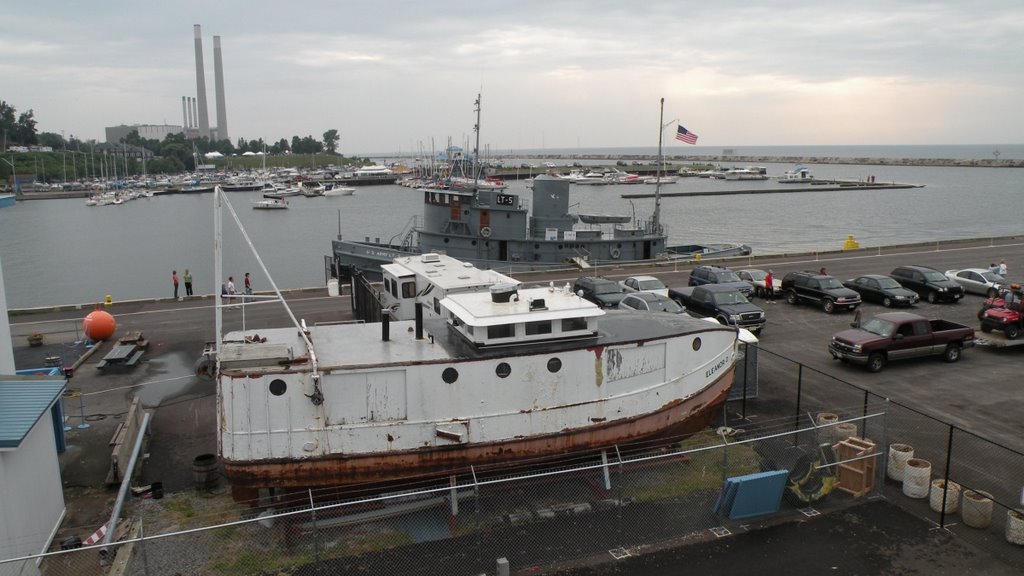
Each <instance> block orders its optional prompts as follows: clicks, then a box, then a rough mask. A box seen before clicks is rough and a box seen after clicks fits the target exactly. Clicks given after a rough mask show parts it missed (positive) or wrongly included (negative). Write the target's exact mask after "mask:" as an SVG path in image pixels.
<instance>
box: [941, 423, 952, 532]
mask: <svg viewBox="0 0 1024 576" xmlns="http://www.w3.org/2000/svg"><path fill="white" fill-rule="evenodd" d="M952 457H953V425H952V424H950V425H949V438H948V439H947V440H946V471H945V472H943V474H942V478H943V482H945V484H944V485H943V490H942V512H941V513H940V515H939V528H945V527H946V498H947V496H948V495H949V464H950V459H952Z"/></svg>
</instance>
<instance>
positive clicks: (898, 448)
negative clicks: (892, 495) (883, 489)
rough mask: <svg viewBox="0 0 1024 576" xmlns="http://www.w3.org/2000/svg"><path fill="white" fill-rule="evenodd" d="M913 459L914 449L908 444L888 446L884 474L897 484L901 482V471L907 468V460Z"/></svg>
mask: <svg viewBox="0 0 1024 576" xmlns="http://www.w3.org/2000/svg"><path fill="white" fill-rule="evenodd" d="M913 457H914V448H913V447H912V446H910V445H909V444H899V443H893V444H890V445H889V462H888V463H887V465H886V474H888V476H889V478H892V479H893V480H895V481H897V482H903V469H904V468H906V467H907V460H910V459H911V458H913Z"/></svg>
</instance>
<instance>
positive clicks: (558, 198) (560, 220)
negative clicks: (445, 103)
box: [331, 106, 750, 278]
mask: <svg viewBox="0 0 1024 576" xmlns="http://www.w3.org/2000/svg"><path fill="white" fill-rule="evenodd" d="M476 112H477V122H476V126H479V125H480V122H479V120H480V118H479V106H478V107H477V109H476ZM477 141H478V142H477V144H478V146H479V134H477ZM659 141H660V140H659ZM659 148H660V147H659ZM471 173H476V171H475V170H473V171H472V172H471ZM602 178H603V174H602ZM569 188H570V181H569V180H568V179H565V178H560V177H557V176H551V175H546V174H545V175H539V176H537V177H535V178H534V180H533V190H532V196H531V197H530V198H521V197H520V196H519V195H518V194H515V193H509V191H506V190H489V189H484V188H480V187H477V188H474V189H470V190H444V189H421V190H420V191H419V193H420V197H421V199H422V202H423V215H422V218H415V219H412V220H410V222H409V225H408V226H407V227H406V228H405V229H404V230H400V231H397V232H396V233H395V235H394V236H392V237H391V238H390V239H389V240H387V241H386V242H370V241H368V240H365V241H362V240H349V239H346V238H344V237H343V236H342V235H340V234H339V236H338V237H337V238H336V239H335V240H333V241H332V243H331V250H332V257H333V260H334V263H335V266H336V272H337V274H338V275H339V276H341V277H345V276H347V275H348V274H349V272H350V269H351V268H353V267H354V268H356V269H358V270H359V271H360V272H361V273H362V274H364V275H366V276H368V277H371V278H380V277H381V272H380V267H381V265H382V264H387V263H388V262H391V261H392V260H393V259H395V258H398V257H400V256H405V255H410V254H421V253H425V252H442V251H443V252H445V253H446V254H448V255H450V256H453V257H455V258H458V259H459V260H463V261H466V262H469V263H471V264H472V265H474V266H477V267H480V268H497V269H501V270H511V271H526V270H543V269H552V268H556V267H565V266H578V265H581V264H580V263H589V262H613V261H637V260H654V259H661V258H685V257H687V256H688V255H693V254H695V253H699V254H701V255H702V257H704V258H710V257H715V256H723V257H724V256H735V255H743V254H749V253H750V247H748V246H746V245H743V244H734V245H729V246H724V247H718V246H716V247H714V249H713V250H709V249H708V248H709V247H706V246H700V245H696V246H695V245H687V246H669V245H668V242H667V240H668V235H667V233H666V230H665V227H664V226H663V225H662V223H661V221H660V200H661V199H660V196H659V195H658V193H657V192H656V194H655V206H654V212H653V214H652V216H651V217H650V218H647V219H641V218H637V219H635V220H634V219H632V218H631V219H630V221H629V222H621V221H616V222H614V223H609V224H608V225H605V226H596V227H595V226H592V225H588V226H581V227H580V228H576V226H575V225H576V223H577V222H578V221H579V218H578V216H577V215H575V214H572V213H570V203H569ZM657 190H658V191H660V185H659V188H658V189H657Z"/></svg>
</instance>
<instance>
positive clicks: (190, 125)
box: [185, 96, 195, 130]
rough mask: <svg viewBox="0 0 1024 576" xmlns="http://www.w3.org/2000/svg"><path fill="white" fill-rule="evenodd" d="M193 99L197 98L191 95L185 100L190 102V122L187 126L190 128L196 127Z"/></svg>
mask: <svg viewBox="0 0 1024 576" xmlns="http://www.w3.org/2000/svg"><path fill="white" fill-rule="evenodd" d="M193 100H195V98H192V97H191V96H187V97H185V101H186V102H188V104H187V106H188V124H187V126H186V128H188V129H190V130H191V129H192V128H194V127H195V117H194V116H192V101H193Z"/></svg>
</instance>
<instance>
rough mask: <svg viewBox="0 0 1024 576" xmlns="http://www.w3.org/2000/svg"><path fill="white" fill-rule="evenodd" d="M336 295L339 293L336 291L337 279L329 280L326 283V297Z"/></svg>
mask: <svg viewBox="0 0 1024 576" xmlns="http://www.w3.org/2000/svg"><path fill="white" fill-rule="evenodd" d="M338 294H339V291H338V279H337V278H331V279H330V280H328V281H327V295H328V296H337V295H338Z"/></svg>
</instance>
